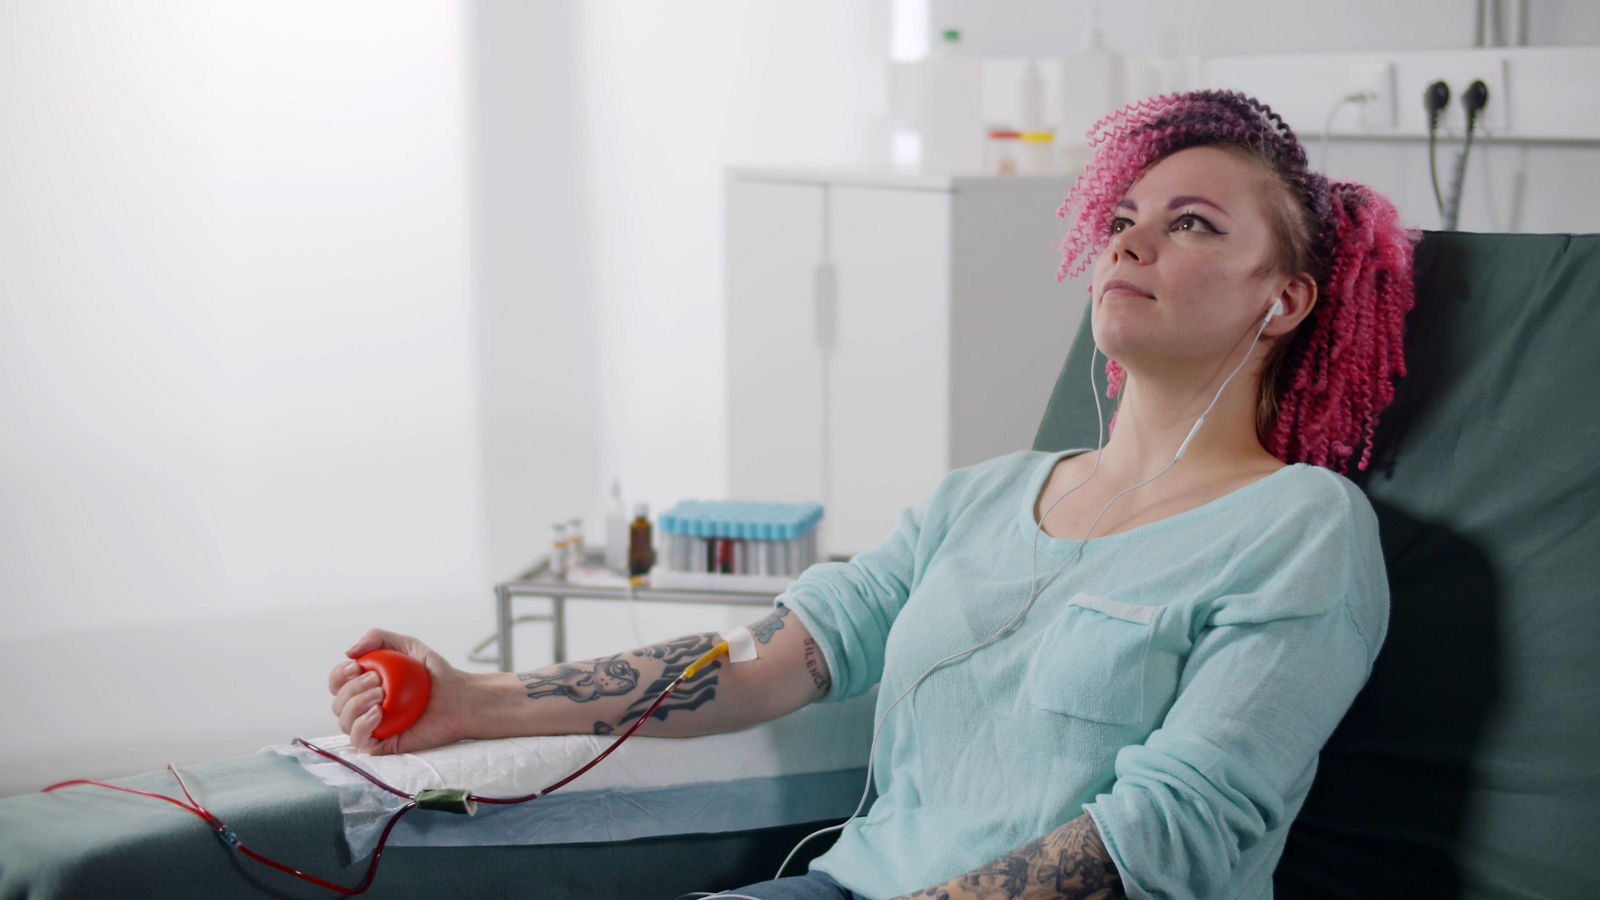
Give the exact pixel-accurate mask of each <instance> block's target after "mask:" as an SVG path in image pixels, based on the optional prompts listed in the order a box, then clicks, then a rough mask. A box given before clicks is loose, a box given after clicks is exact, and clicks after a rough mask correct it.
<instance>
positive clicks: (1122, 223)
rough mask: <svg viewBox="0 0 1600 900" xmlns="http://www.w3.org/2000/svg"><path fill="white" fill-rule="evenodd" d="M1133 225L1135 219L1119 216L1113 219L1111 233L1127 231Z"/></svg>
mask: <svg viewBox="0 0 1600 900" xmlns="http://www.w3.org/2000/svg"><path fill="white" fill-rule="evenodd" d="M1132 227H1133V220H1132V219H1129V218H1125V217H1123V216H1117V217H1116V218H1114V219H1112V220H1111V233H1112V234H1121V233H1122V232H1124V231H1127V230H1128V229H1129V228H1132Z"/></svg>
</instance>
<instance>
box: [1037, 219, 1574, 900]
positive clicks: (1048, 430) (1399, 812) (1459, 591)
mask: <svg viewBox="0 0 1600 900" xmlns="http://www.w3.org/2000/svg"><path fill="white" fill-rule="evenodd" d="M1416 259H1417V304H1416V309H1415V310H1414V311H1413V313H1412V314H1411V316H1410V317H1409V318H1408V320H1407V337H1406V347H1407V351H1406V356H1407V363H1408V366H1409V370H1410V373H1409V375H1407V377H1405V378H1404V379H1402V380H1400V382H1399V383H1398V385H1397V389H1396V398H1395V402H1394V404H1393V406H1392V407H1391V408H1390V410H1389V412H1388V413H1387V415H1386V416H1385V417H1384V420H1383V423H1382V426H1381V427H1380V430H1379V433H1378V437H1377V442H1376V444H1377V446H1376V450H1375V456H1374V460H1373V464H1372V466H1371V469H1370V471H1368V472H1366V473H1353V475H1352V477H1353V479H1354V480H1355V481H1356V483H1357V484H1359V485H1360V486H1361V487H1362V488H1363V490H1365V491H1366V493H1367V496H1368V497H1369V498H1371V500H1372V503H1373V506H1374V507H1375V508H1376V510H1377V513H1378V517H1379V522H1380V528H1381V535H1382V542H1383V549H1384V557H1385V560H1386V562H1387V565H1388V572H1389V583H1390V587H1391V590H1392V594H1393V603H1392V613H1391V625H1390V633H1389V638H1388V642H1387V644H1386V645H1385V647H1384V649H1383V652H1382V654H1381V655H1380V656H1379V658H1378V662H1377V665H1376V667H1375V669H1374V671H1373V674H1372V678H1371V680H1370V681H1369V682H1368V684H1367V686H1366V688H1365V690H1364V691H1363V692H1362V693H1361V695H1360V696H1359V697H1358V699H1357V700H1356V703H1355V705H1354V706H1353V707H1352V709H1351V710H1350V712H1349V714H1348V715H1347V716H1346V717H1345V720H1344V722H1343V723H1342V724H1341V726H1340V727H1339V729H1338V731H1337V732H1336V733H1335V734H1334V736H1333V738H1332V740H1331V741H1330V742H1329V744H1328V746H1327V748H1326V750H1325V752H1324V753H1323V756H1322V761H1321V767H1320V770H1319V774H1318V776H1317V780H1316V783H1315V785H1314V786H1313V788H1312V792H1311V795H1310V797H1309V798H1308V799H1307V801H1306V804H1305V807H1304V809H1303V810H1302V811H1301V814H1300V816H1299V818H1298V820H1297V821H1296V823H1295V825H1294V827H1293V830H1292V832H1291V834H1290V838H1289V842H1288V846H1287V847H1286V849H1285V851H1284V856H1283V860H1282V863H1281V864H1280V866H1279V869H1278V873H1277V877H1276V891H1277V896H1278V897H1280V898H1298V897H1349V898H1368V897H1473V898H1477V897H1496V898H1500V897H1541V898H1545V897H1547V898H1571V897H1597V896H1600V598H1597V596H1596V594H1597V589H1596V585H1597V584H1600V236H1596V235H1503V234H1462V233H1427V234H1425V235H1424V237H1423V240H1422V242H1421V244H1420V245H1419V246H1418V249H1417V257H1416ZM1090 340H1091V339H1090V336H1089V330H1088V320H1087V318H1086V319H1085V320H1084V323H1083V325H1082V327H1081V328H1080V329H1079V332H1078V335H1077V338H1076V340H1075V341H1074V343H1073V346H1072V349H1071V352H1070V354H1069V356H1068V358H1067V361H1066V363H1065V365H1064V367H1063V369H1062V373H1061V376H1060V379H1059V380H1058V382H1057V384H1056V388H1055V393H1054V396H1053V397H1052V398H1051V401H1050V406H1049V409H1048V411H1047V412H1046V414H1045V417H1044V420H1043V423H1042V424H1041V426H1040V429H1039V432H1038V436H1037V438H1036V440H1035V443H1034V446H1035V447H1036V448H1038V449H1057V448H1065V447H1072V446H1083V445H1086V444H1087V445H1090V446H1092V445H1093V444H1094V442H1095V441H1094V438H1095V435H1094V431H1095V413H1094V404H1093V399H1092V397H1091V396H1090V394H1089V389H1088V371H1089V357H1088V354H1089V348H1090ZM1102 382H1103V376H1102Z"/></svg>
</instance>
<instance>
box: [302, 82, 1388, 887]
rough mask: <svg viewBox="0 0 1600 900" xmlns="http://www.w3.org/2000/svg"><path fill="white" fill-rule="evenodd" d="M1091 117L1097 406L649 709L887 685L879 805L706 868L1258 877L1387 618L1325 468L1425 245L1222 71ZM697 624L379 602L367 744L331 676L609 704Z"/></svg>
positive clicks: (676, 725)
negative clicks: (567, 656) (511, 625)
mask: <svg viewBox="0 0 1600 900" xmlns="http://www.w3.org/2000/svg"><path fill="white" fill-rule="evenodd" d="M1091 143H1092V145H1093V147H1094V149H1095V155H1094V158H1093V161H1092V162H1091V163H1090V165H1089V166H1088V168H1087V169H1086V171H1085V173H1084V175H1083V176H1082V177H1080V178H1079V179H1078V181H1077V183H1076V185H1075V186H1074V187H1073V189H1072V192H1071V193H1070V194H1069V195H1068V198H1067V202H1066V204H1065V206H1064V207H1063V210H1062V215H1063V216H1065V217H1070V218H1071V219H1072V222H1073V224H1072V227H1071V229H1070V231H1069V232H1068V236H1067V238H1066V239H1065V241H1064V245H1063V261H1062V269H1061V275H1062V277H1070V276H1072V275H1074V274H1076V273H1077V272H1079V271H1081V270H1082V269H1083V268H1084V267H1085V266H1086V265H1087V264H1088V261H1089V260H1090V259H1091V258H1093V265H1094V274H1093V286H1092V288H1091V295H1092V307H1091V308H1092V322H1093V328H1094V336H1095V342H1096V344H1097V346H1098V348H1099V349H1100V350H1101V351H1103V352H1104V353H1105V354H1106V355H1107V357H1108V363H1107V372H1108V377H1109V381H1110V386H1109V391H1108V393H1109V394H1111V395H1113V396H1119V397H1120V404H1119V409H1118V413H1117V415H1116V417H1115V418H1114V419H1113V422H1114V427H1113V429H1112V431H1111V436H1110V438H1109V440H1108V441H1107V442H1106V443H1105V445H1104V446H1103V447H1101V448H1098V449H1097V450H1094V451H1069V452H1064V453H1053V454H1045V453H1019V454H1013V455H1011V456H1007V457H1002V458H1000V459H997V460H993V461H991V462H988V463H984V464H982V465H978V466H974V467H972V468H969V469H964V470H961V471H958V472H955V473H952V474H951V475H950V476H948V477H947V478H946V479H945V481H944V482H943V483H942V484H941V485H940V487H939V489H938V490H937V491H936V492H935V494H934V496H933V497H932V499H930V500H929V501H928V503H927V504H925V505H924V506H923V507H922V508H920V509H918V510H915V511H910V512H907V513H905V514H904V515H903V516H902V518H901V522H900V525H899V527H898V529H897V530H896V532H895V533H894V534H893V535H891V536H890V537H889V538H888V539H887V540H886V541H884V543H883V544H881V545H880V546H878V547H877V548H875V549H873V550H871V551H868V552H866V553H863V554H861V555H860V556H858V557H856V558H855V559H854V560H852V561H851V562H850V563H846V564H825V565H820V566H816V567H814V568H812V569H811V570H809V571H807V572H806V573H805V574H804V575H802V576H801V577H800V578H799V579H797V580H796V581H795V582H794V584H793V585H792V586H791V587H790V589H789V590H788V591H787V592H786V593H785V594H784V595H783V596H781V597H780V598H779V602H778V605H777V606H776V607H775V609H774V611H773V613H772V614H771V615H770V616H769V617H768V618H767V619H766V620H764V622H763V625H764V627H763V628H761V629H759V631H760V633H761V634H763V635H765V636H766V640H765V641H764V643H763V644H762V646H760V648H759V650H760V653H759V656H758V658H757V659H755V660H754V661H751V662H747V663H738V664H725V663H721V662H719V663H718V665H717V666H716V667H714V668H708V669H706V670H705V671H703V672H702V673H700V674H699V675H697V676H696V677H697V678H700V679H715V680H716V688H715V692H714V693H715V696H714V699H712V700H711V701H709V702H706V703H703V704H700V705H698V706H696V707H695V708H693V709H687V708H685V709H679V710H671V711H668V712H667V713H666V715H665V716H664V717H663V718H661V720H660V721H659V722H655V721H653V722H651V723H649V724H648V725H647V726H646V728H645V730H643V731H642V732H641V733H646V734H655V735H690V734H703V733H708V732H716V731H723V730H728V729H733V728H738V727H742V726H745V725H748V724H751V723H753V722H757V721H760V720H764V719H767V718H772V717H775V716H779V715H782V714H784V713H787V712H789V711H791V710H794V709H796V708H798V707H800V706H803V705H804V704H806V703H809V702H812V701H814V700H818V699H843V698H847V697H852V696H856V695H858V694H860V693H862V692H864V691H866V690H868V689H869V688H870V687H871V686H872V685H874V684H879V683H880V682H881V688H880V693H879V700H878V706H879V713H880V718H881V720H882V724H881V725H880V733H879V738H878V746H877V749H876V753H875V756H874V759H873V764H872V769H873V775H874V780H875V784H876V787H877V789H878V792H879V798H878V800H877V801H876V802H875V804H874V805H873V807H872V809H871V811H870V813H869V814H868V815H866V816H865V817H863V818H860V819H857V820H855V821H853V822H851V823H850V825H849V826H848V827H847V828H846V829H845V830H844V832H843V833H842V834H841V836H840V838H839V840H838V842H837V843H836V844H835V846H834V847H833V848H832V849H831V850H830V851H829V852H828V853H826V854H824V855H823V856H821V857H819V858H818V859H817V860H816V861H815V862H814V863H813V865H812V870H811V872H810V873H809V874H807V875H805V876H801V877H797V878H790V879H784V880H782V881H779V882H767V883H764V884H761V885H754V886H751V887H748V888H743V889H740V890H739V891H737V892H733V893H730V894H727V895H723V896H750V897H758V898H763V900H767V898H772V900H776V898H811V897H873V898H882V897H892V896H917V897H948V898H962V897H1029V898H1032V897H1040V898H1043V897H1091V896H1092V897H1120V896H1129V897H1146V896H1156V895H1159V896H1172V897H1265V896H1270V894H1271V890H1272V888H1271V875H1272V870H1273V867H1274V866H1275V865H1276V863H1277V860H1278V857H1279V855H1280V853H1281V851H1282V848H1283V842H1284V839H1285V836H1286V833H1287V830H1288V826H1289V824H1290V822H1292V821H1293V819H1294V816H1295V813H1296V812H1297V811H1298V810H1299V807H1300V804H1301V802H1302V801H1303V800H1304V798H1305V795H1306V792H1307V790H1308V789H1309V787H1310V783H1311V779H1312V776H1313V774H1314V772H1315V768H1316V759H1317V753H1318V751H1319V750H1320V748H1321V746H1322V744H1323V742H1324V741H1325V740H1326V739H1327V737H1328V735H1329V733H1330V732H1331V731H1332V729H1333V727H1334V726H1335V725H1336V724H1337V723H1338V721H1339V719H1340V717H1341V716H1342V715H1343V713H1344V711H1345V709H1346V708H1347V707H1348V705H1349V704H1350V702H1351V700H1352V699H1353V698H1354V696H1355V694H1356V692H1357V690H1358V689H1359V688H1360V687H1361V685H1362V683H1363V682H1364V681H1365V679H1366V677H1367V675H1368V673H1369V672H1370V671H1371V667H1372V662H1373V659H1374V656H1375V654H1376V653H1377V650H1378V646H1379V644H1380V643H1381V642H1382V639H1383V636H1384V632H1385V628H1386V623H1387V614H1388V592H1387V586H1386V582H1385V578H1384V572H1383V565H1382V559H1381V556H1380V553H1379V548H1378V541H1377V525H1376V520H1375V518H1374V516H1373V513H1372V510H1371V508H1370V506H1369V505H1368V504H1367V502H1366V500H1365V498H1364V497H1363V496H1362V494H1361V493H1360V492H1359V491H1358V490H1357V489H1356V488H1355V487H1354V486H1353V485H1352V484H1350V482H1348V481H1346V480H1345V479H1343V478H1341V477H1339V476H1338V475H1336V474H1334V472H1333V471H1330V469H1332V470H1343V469H1344V468H1345V467H1347V466H1348V465H1349V464H1350V463H1351V462H1352V461H1353V462H1355V464H1356V465H1357V466H1358V467H1360V468H1364V467H1365V466H1366V464H1367V461H1368V459H1369V458H1370V452H1371V450H1370V445H1371V437H1372V433H1373V428H1374V427H1375V424H1376V421H1377V416H1378V414H1379V413H1380V412H1381V411H1382V409H1383V408H1384V406H1385V405H1387V403H1388V401H1389V398H1390V397H1391V396H1392V388H1391V386H1390V379H1391V377H1392V376H1394V375H1395V374H1403V363H1402V361H1401V357H1400V335H1401V325H1402V320H1403V317H1404V315H1405V312H1406V311H1407V310H1408V309H1409V308H1410V305H1411V268H1410V267H1411V244H1410V242H1409V240H1408V239H1407V236H1406V234H1405V232H1404V231H1403V230H1402V229H1401V228H1400V227H1399V225H1398V224H1397V216H1396V213H1395V210H1394V208H1393V206H1392V205H1390V204H1389V203H1388V202H1387V201H1386V200H1384V199H1383V198H1382V197H1380V196H1378V195H1376V194H1374V193H1372V192H1371V191H1370V190H1368V189H1366V188H1364V187H1361V186H1359V185H1353V184H1341V183H1330V182H1328V181H1327V180H1325V179H1323V178H1322V177H1321V176H1318V175H1314V174H1312V173H1310V172H1308V171H1307V169H1306V165H1305V153H1304V150H1303V149H1302V148H1301V147H1300V145H1299V143H1298V142H1297V141H1296V139H1295V137H1294V135H1293V133H1292V132H1291V131H1290V129H1289V128H1288V127H1287V126H1286V125H1285V124H1284V123H1283V122H1282V120H1281V119H1279V118H1278V117H1277V116H1276V115H1274V114H1273V113H1272V112H1271V111H1270V110H1268V109H1267V108H1266V107H1264V106H1262V105H1261V104H1259V103H1257V102H1255V101H1253V100H1251V99H1249V98H1246V97H1243V96H1241V95H1238V94H1233V93H1225V92H1197V93H1192V94H1186V95H1179V96H1172V97H1165V98H1158V99H1155V100H1151V101H1145V102H1142V103H1139V104H1134V105H1132V106H1130V107H1127V108H1125V109H1123V110H1120V111H1118V112H1116V113H1114V114H1112V115H1111V116H1109V117H1107V118H1106V119H1105V120H1103V121H1102V122H1100V123H1099V124H1098V125H1097V126H1096V128H1095V130H1094V131H1093V132H1092V133H1091ZM714 641H715V636H714V635H709V634H707V635H698V636H691V637H687V638H682V639H679V640H678V641H675V642H667V643H666V644H662V645H658V646H656V647H649V648H641V649H639V650H634V651H631V652H630V653H629V654H619V655H618V656H615V657H610V658H607V659H602V660H593V661H590V662H588V663H584V664H579V665H578V666H577V667H574V666H572V665H568V666H567V667H565V668H560V667H553V668H551V669H546V670H541V671H539V672H533V673H527V674H523V675H516V676H513V675H482V676H477V675H466V674H463V673H460V672H457V671H455V670H454V669H452V668H451V667H450V666H449V665H447V664H446V663H445V662H444V661H443V660H442V659H441V658H439V657H438V656H437V655H436V654H434V653H432V652H431V651H429V650H428V649H427V648H425V647H423V646H422V645H421V644H419V643H417V642H416V641H414V640H413V639H410V638H406V637H402V636H398V635H391V634H388V633H384V632H372V633H369V634H368V635H367V636H365V637H364V638H363V639H362V640H361V641H360V642H358V643H357V644H356V646H354V647H353V648H351V651H350V653H351V655H352V656H355V655H359V654H361V653H364V652H366V651H368V650H371V649H375V648H377V647H380V646H391V647H395V648H397V649H401V650H403V651H405V652H408V653H411V654H413V655H416V656H418V657H420V658H422V659H423V660H424V662H425V663H426V664H427V667H428V669H429V671H430V672H431V673H432V674H433V677H434V679H435V689H434V700H433V702H432V703H431V704H430V706H429V708H428V711H427V713H426V714H425V715H424V717H423V718H422V719H421V720H419V721H418V723H417V725H415V726H413V728H412V729H411V730H410V731H407V732H405V733H403V734H401V735H399V736H397V737H393V738H390V739H388V740H386V741H377V740H374V739H373V738H372V735H371V732H372V728H373V727H374V725H375V724H376V721H377V715H376V706H377V703H378V701H379V699H380V696H379V691H378V689H377V687H376V685H375V679H373V678H372V677H371V676H361V675H358V674H357V672H356V671H355V670H354V667H353V665H352V664H349V663H346V664H343V665H341V666H340V667H338V668H336V669H335V670H334V672H333V674H332V676H331V679H330V687H331V688H332V690H333V691H334V693H335V700H334V709H335V711H336V713H337V714H338V715H339V721H340V726H341V727H342V728H344V730H346V731H347V732H349V733H350V736H351V739H352V741H353V742H354V743H355V745H356V746H357V747H359V748H361V749H365V750H371V751H374V752H394V751H398V750H411V749H418V748H421V747H425V746H433V745H437V744H441V743H445V742H448V741H453V740H458V739H460V738H465V737H497V736H502V735H514V734H536V733H556V732H568V731H584V732H587V731H609V730H611V729H614V728H616V727H617V726H618V725H621V724H624V723H626V722H628V721H630V720H631V719H632V718H634V717H636V716H638V715H640V714H641V713H642V707H643V704H644V703H646V702H648V700H649V699H650V698H651V697H653V693H651V692H650V691H649V690H648V688H646V687H641V688H639V689H637V690H633V691H629V692H625V693H618V694H616V695H609V696H599V695H594V696H584V697H582V698H576V697H572V696H568V695H567V694H564V693H563V692H561V691H558V690H554V689H552V684H553V683H554V682H558V681H560V680H562V679H570V678H574V677H584V676H587V675H589V674H592V673H593V672H594V671H598V670H601V669H605V668H607V667H610V668H616V666H617V664H618V663H619V662H620V663H622V664H624V665H625V666H627V667H629V668H633V669H637V677H634V678H632V682H633V683H636V684H638V685H650V684H651V683H652V682H653V681H655V680H656V679H658V678H660V677H663V676H669V675H671V674H673V673H675V672H676V671H680V670H681V669H682V668H683V666H684V665H685V664H686V663H687V661H688V660H689V659H692V658H693V655H694V654H695V653H697V652H701V651H703V650H704V649H707V648H709V647H711V646H712V645H713V642H714ZM674 659H677V660H681V662H676V663H674V662H672V660H674ZM575 668H576V669H581V670H582V671H581V672H579V671H575ZM903 698H906V699H905V703H906V704H914V706H915V713H914V714H913V713H912V711H911V709H910V708H909V706H908V708H905V709H901V708H899V707H898V705H897V704H900V703H901V700H902V699H903ZM908 892H909V893H908Z"/></svg>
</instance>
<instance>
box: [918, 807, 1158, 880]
mask: <svg viewBox="0 0 1600 900" xmlns="http://www.w3.org/2000/svg"><path fill="white" fill-rule="evenodd" d="M905 896H906V897H907V898H912V897H927V898H933V900H1022V898H1027V900H1047V898H1050V900H1122V898H1125V897H1126V896H1127V895H1126V894H1124V893H1123V892H1122V876H1121V875H1120V874H1118V872H1117V867H1116V865H1115V864H1113V863H1112V862H1111V854H1110V853H1108V852H1107V851H1106V845H1105V842H1104V841H1102V840H1101V839H1100V830H1099V829H1098V828H1096V827H1095V824H1094V820H1093V819H1091V818H1089V814H1088V813H1084V814H1083V815H1081V816H1079V817H1077V818H1076V819H1073V820H1072V821H1071V822H1068V823H1067V824H1065V825H1063V826H1061V827H1060V828H1057V829H1056V830H1055V831H1052V832H1050V833H1049V834H1047V835H1045V836H1044V837H1042V838H1039V839H1038V840H1035V841H1031V842H1029V843H1027V844H1024V845H1023V846H1022V847H1020V848H1018V849H1017V850H1015V851H1013V852H1011V853H1008V854H1006V855H1005V856H1002V857H1000V858H999V859H997V860H994V861H993V862H990V863H988V864H986V865H983V866H980V867H978V868H976V869H973V870H972V871H971V872H968V873H966V874H965V875H957V876H956V877H955V878H952V879H950V880H949V881H947V882H945V883H944V884H941V885H935V886H933V887H930V888H926V889H924V890H921V891H917V892H915V893H911V894H906V895H905Z"/></svg>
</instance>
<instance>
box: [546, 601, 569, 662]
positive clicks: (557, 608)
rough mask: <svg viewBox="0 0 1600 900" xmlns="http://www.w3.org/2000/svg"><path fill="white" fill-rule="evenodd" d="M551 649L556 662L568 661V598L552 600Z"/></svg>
mask: <svg viewBox="0 0 1600 900" xmlns="http://www.w3.org/2000/svg"><path fill="white" fill-rule="evenodd" d="M550 649H551V650H552V651H553V652H554V654H555V662H558V663H561V662H566V661H567V598H565V597H551V598H550Z"/></svg>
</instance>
